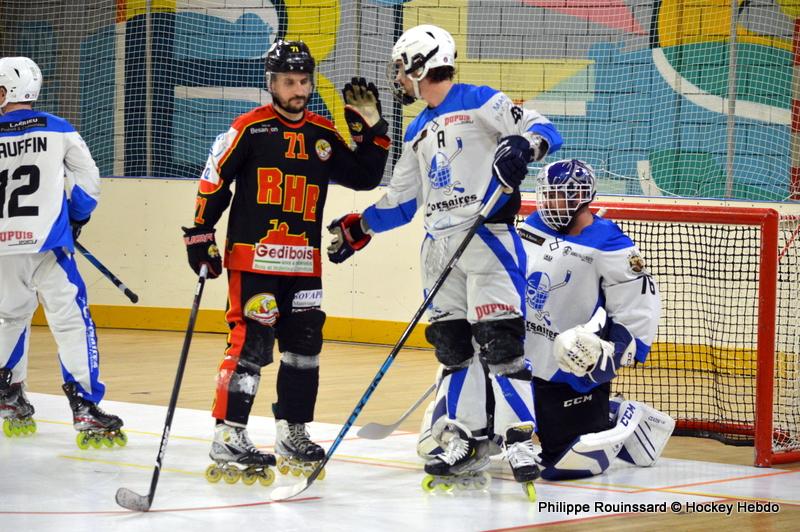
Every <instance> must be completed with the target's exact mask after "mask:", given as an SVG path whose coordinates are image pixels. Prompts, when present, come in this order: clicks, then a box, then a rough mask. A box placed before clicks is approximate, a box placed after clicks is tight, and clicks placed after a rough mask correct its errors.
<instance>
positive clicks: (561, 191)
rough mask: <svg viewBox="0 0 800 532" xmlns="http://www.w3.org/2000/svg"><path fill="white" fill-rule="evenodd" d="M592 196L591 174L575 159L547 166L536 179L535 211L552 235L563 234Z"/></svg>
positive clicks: (592, 176) (587, 167)
mask: <svg viewBox="0 0 800 532" xmlns="http://www.w3.org/2000/svg"><path fill="white" fill-rule="evenodd" d="M596 193H597V188H596V180H595V176H594V170H593V169H592V167H591V166H589V165H588V164H587V163H585V162H583V161H579V160H578V159H571V160H567V159H565V160H561V161H556V162H554V163H550V164H548V165H547V166H545V167H544V168H542V169H541V170H540V171H539V175H537V176H536V209H537V210H538V211H539V216H541V218H542V221H543V222H544V223H545V224H547V226H548V227H550V228H551V229H553V230H555V231H560V232H565V231H567V230H568V228H569V226H570V224H571V223H572V220H573V219H574V218H575V214H576V213H577V212H578V210H579V209H580V208H581V207H583V206H584V205H588V204H589V203H591V201H592V200H593V199H594V197H595V194H596Z"/></svg>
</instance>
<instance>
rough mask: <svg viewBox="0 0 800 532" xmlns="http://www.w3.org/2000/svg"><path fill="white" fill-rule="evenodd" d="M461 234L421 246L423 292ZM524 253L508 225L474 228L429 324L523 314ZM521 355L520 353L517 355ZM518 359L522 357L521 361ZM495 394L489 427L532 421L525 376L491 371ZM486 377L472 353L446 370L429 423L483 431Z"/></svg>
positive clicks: (530, 388) (429, 240)
mask: <svg viewBox="0 0 800 532" xmlns="http://www.w3.org/2000/svg"><path fill="white" fill-rule="evenodd" d="M465 235H466V232H462V233H457V234H455V235H452V236H449V237H445V238H442V239H439V240H434V239H433V238H431V237H428V238H426V239H425V242H424V243H423V245H422V272H423V274H422V282H423V286H424V288H425V293H426V294H427V292H428V290H430V289H431V288H432V287H433V285H434V283H435V282H436V280H437V279H438V278H439V276H440V275H441V273H442V271H443V270H444V268H445V266H446V265H447V263H448V261H449V260H450V258H451V257H452V256H453V254H454V253H455V251H456V249H457V248H458V247H459V246H460V245H461V243H462V242H463V240H464V237H465ZM526 260H527V259H526V256H525V252H524V249H523V248H522V242H521V240H520V238H519V236H518V234H517V233H516V231H515V230H514V228H513V227H510V226H509V225H507V224H487V225H484V226H482V227H480V228H479V229H478V232H477V233H476V234H475V236H474V237H473V238H472V240H471V241H470V243H469V245H468V246H467V248H466V249H465V250H464V253H463V255H462V256H461V258H460V259H459V261H458V262H457V263H456V265H455V267H454V268H453V270H452V271H451V272H450V275H449V276H448V277H447V279H446V280H445V282H444V284H443V285H442V287H441V289H440V290H439V291H438V292H437V294H436V296H434V298H433V301H432V303H431V306H430V308H429V309H428V313H429V318H430V321H431V322H436V321H442V322H443V321H447V320H467V321H468V322H469V323H470V324H475V323H478V322H481V321H492V320H503V319H514V318H521V317H524V315H523V310H524V308H525V276H524V272H525V269H526V264H525V261H526ZM521 358H522V357H520V359H521ZM520 362H522V360H520ZM489 377H490V379H491V381H492V386H491V388H492V390H493V392H494V405H495V407H494V430H495V431H496V432H497V433H499V434H500V435H504V434H505V431H506V429H508V428H510V427H512V426H515V425H518V424H521V423H526V422H533V421H534V409H533V386H532V382H530V381H529V380H527V379H516V378H513V379H512V378H507V377H504V376H502V375H501V376H496V375H494V374H490V376H489ZM486 391H487V386H486V377H485V374H484V371H483V368H482V367H481V364H480V362H479V360H478V358H477V357H475V358H474V359H472V360H471V361H470V363H469V365H468V366H466V367H464V368H462V369H460V370H457V371H455V372H453V373H449V372H448V374H447V375H446V376H445V377H444V378H443V379H442V380H441V381H440V383H439V389H438V390H437V394H436V399H435V401H436V408H435V409H434V414H433V419H432V423H433V424H434V428H433V436H434V438H436V439H437V440H438V436H439V434H438V432H439V431H437V428H436V427H435V425H437V422H438V425H439V426H441V425H442V424H443V423H446V421H447V419H453V420H455V421H458V422H459V423H460V424H461V425H462V426H464V427H466V428H468V429H469V430H471V431H472V432H473V434H475V435H480V434H483V433H485V432H486V429H487V426H486V425H487V413H486Z"/></svg>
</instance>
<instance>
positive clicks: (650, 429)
mask: <svg viewBox="0 0 800 532" xmlns="http://www.w3.org/2000/svg"><path fill="white" fill-rule="evenodd" d="M631 402H634V401H631ZM636 404H637V406H638V407H639V408H641V409H642V411H643V416H642V419H641V421H639V423H638V425H637V426H636V429H635V430H634V431H633V434H632V435H631V436H630V437H628V439H627V440H625V443H624V445H623V446H622V450H621V451H620V453H619V457H620V458H621V459H623V460H625V461H626V462H629V463H631V464H634V465H637V466H639V467H650V466H652V465H653V464H655V463H656V461H657V460H658V458H659V457H660V456H661V453H662V452H664V447H666V445H667V442H668V441H669V437H670V436H671V435H672V431H673V430H674V429H675V420H674V419H672V418H671V417H670V416H669V415H667V414H665V413H664V412H661V411H659V410H656V409H655V408H653V407H652V406H650V405H647V404H645V403H640V402H638V401H637V402H636Z"/></svg>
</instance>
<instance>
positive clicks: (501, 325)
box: [472, 318, 525, 366]
mask: <svg viewBox="0 0 800 532" xmlns="http://www.w3.org/2000/svg"><path fill="white" fill-rule="evenodd" d="M472 334H473V335H474V336H475V340H476V341H477V342H478V345H480V348H481V357H482V358H483V359H484V360H485V361H486V363H487V364H489V365H490V366H491V365H500V364H505V363H507V362H508V361H509V360H515V359H518V358H522V357H524V356H525V351H524V348H523V342H524V338H525V320H523V319H522V318H511V319H505V320H491V321H479V322H478V323H473V324H472Z"/></svg>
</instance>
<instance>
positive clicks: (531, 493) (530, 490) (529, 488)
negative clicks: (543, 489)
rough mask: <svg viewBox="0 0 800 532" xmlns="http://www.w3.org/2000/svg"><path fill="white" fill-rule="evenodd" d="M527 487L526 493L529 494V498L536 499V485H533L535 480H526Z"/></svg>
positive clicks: (524, 485)
mask: <svg viewBox="0 0 800 532" xmlns="http://www.w3.org/2000/svg"><path fill="white" fill-rule="evenodd" d="M523 487H524V488H525V495H527V496H528V500H529V501H530V502H534V501H536V487H535V486H534V485H533V482H526V483H525V484H523Z"/></svg>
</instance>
